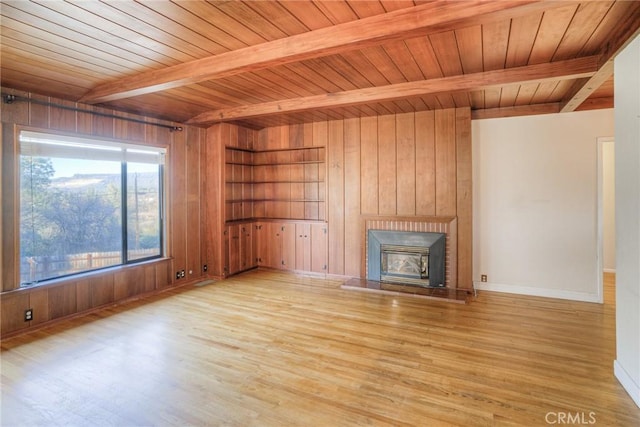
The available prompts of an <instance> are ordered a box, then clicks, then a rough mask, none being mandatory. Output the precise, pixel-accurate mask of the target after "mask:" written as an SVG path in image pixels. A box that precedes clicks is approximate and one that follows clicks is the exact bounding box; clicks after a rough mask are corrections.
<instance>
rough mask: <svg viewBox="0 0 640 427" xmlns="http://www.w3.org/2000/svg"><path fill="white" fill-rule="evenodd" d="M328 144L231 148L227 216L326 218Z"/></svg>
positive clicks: (227, 166) (227, 170)
mask: <svg viewBox="0 0 640 427" xmlns="http://www.w3.org/2000/svg"><path fill="white" fill-rule="evenodd" d="M325 175H326V170H325V148H324V147H295V148H278V149H266V150H250V149H246V148H237V147H226V149H225V219H226V221H227V222H234V221H239V220H246V219H274V218H287V219H302V220H316V221H317V220H320V221H323V220H325V194H326V189H325Z"/></svg>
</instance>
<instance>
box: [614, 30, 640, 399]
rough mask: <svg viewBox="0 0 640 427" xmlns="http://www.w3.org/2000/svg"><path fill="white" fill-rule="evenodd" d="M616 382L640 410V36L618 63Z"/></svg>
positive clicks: (623, 52)
mask: <svg viewBox="0 0 640 427" xmlns="http://www.w3.org/2000/svg"><path fill="white" fill-rule="evenodd" d="M614 65H615V68H614V69H615V77H614V78H615V84H614V91H615V94H614V99H615V120H616V129H615V131H616V134H615V135H616V142H615V144H616V242H617V243H616V258H617V259H616V346H617V348H616V350H617V351H616V361H615V362H614V372H615V375H616V378H618V380H620V383H621V384H622V385H623V386H624V388H625V389H626V390H627V391H628V392H629V394H630V395H631V397H632V398H633V400H634V401H635V402H636V404H637V405H638V406H640V36H638V37H636V39H635V40H634V41H633V42H632V43H631V44H630V45H628V46H627V47H626V48H625V49H624V50H623V51H622V52H621V53H620V54H618V56H617V57H616V59H615V64H614Z"/></svg>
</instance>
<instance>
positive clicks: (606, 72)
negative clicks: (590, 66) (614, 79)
mask: <svg viewBox="0 0 640 427" xmlns="http://www.w3.org/2000/svg"><path fill="white" fill-rule="evenodd" d="M618 28H620V31H619V33H618V34H617V35H616V36H615V37H613V38H612V39H611V40H610V41H609V42H608V43H607V46H606V49H605V51H604V52H603V53H602V56H601V59H600V65H599V67H598V71H597V72H596V73H595V74H594V75H593V76H591V77H590V78H588V79H584V80H579V81H577V82H576V83H574V85H573V86H572V87H571V89H570V90H569V93H568V94H567V96H566V97H565V98H564V100H563V101H562V102H561V106H560V111H561V112H563V113H567V112H570V111H575V110H577V109H578V107H580V105H581V104H582V103H583V102H584V101H585V100H586V99H587V98H589V96H591V94H592V93H593V92H595V91H596V90H597V89H598V88H599V87H600V86H602V84H603V83H604V82H606V81H607V80H608V79H609V78H610V77H611V76H612V75H613V61H614V59H615V57H616V55H617V54H618V53H619V52H620V51H622V49H624V48H625V47H626V46H627V45H628V44H629V43H630V42H631V41H633V39H634V38H635V37H636V36H637V35H638V34H640V4H638V6H637V7H636V9H635V11H634V13H631V14H629V16H627V19H626V22H621V23H620V25H619V26H618Z"/></svg>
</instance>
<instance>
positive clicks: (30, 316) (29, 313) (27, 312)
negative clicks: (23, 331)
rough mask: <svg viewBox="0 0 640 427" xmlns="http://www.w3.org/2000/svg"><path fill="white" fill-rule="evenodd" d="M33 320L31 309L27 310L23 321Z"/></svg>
mask: <svg viewBox="0 0 640 427" xmlns="http://www.w3.org/2000/svg"><path fill="white" fill-rule="evenodd" d="M32 320H33V308H28V309H26V310H25V311H24V321H25V322H30V321H32Z"/></svg>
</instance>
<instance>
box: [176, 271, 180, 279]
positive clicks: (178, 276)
mask: <svg viewBox="0 0 640 427" xmlns="http://www.w3.org/2000/svg"><path fill="white" fill-rule="evenodd" d="M179 279H180V272H179V271H178V272H177V273H176V280H179Z"/></svg>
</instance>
